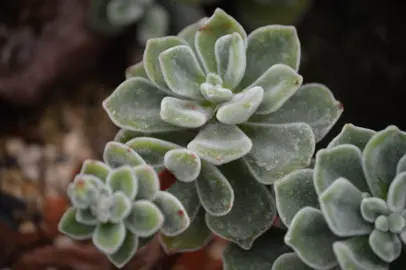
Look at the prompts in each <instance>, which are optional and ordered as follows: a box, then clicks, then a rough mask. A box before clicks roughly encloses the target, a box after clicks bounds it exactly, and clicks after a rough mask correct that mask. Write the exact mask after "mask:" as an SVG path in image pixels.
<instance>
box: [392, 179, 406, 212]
mask: <svg viewBox="0 0 406 270" xmlns="http://www.w3.org/2000/svg"><path fill="white" fill-rule="evenodd" d="M388 207H389V209H390V210H391V211H392V212H402V210H404V209H405V208H406V172H403V173H401V174H398V175H397V176H396V177H395V179H394V180H393V182H392V183H391V184H390V186H389V191H388Z"/></svg>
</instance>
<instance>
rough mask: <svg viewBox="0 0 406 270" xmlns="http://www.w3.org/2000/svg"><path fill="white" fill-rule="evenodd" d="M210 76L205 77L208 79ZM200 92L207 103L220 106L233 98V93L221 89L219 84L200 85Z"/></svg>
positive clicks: (207, 83) (206, 83)
mask: <svg viewBox="0 0 406 270" xmlns="http://www.w3.org/2000/svg"><path fill="white" fill-rule="evenodd" d="M210 75H212V73H210V74H209V75H208V76H207V78H208V79H209V78H210ZM200 91H201V92H202V94H203V96H204V97H205V98H206V99H207V100H208V101H210V102H211V103H214V104H220V103H222V102H226V101H229V100H231V99H232V98H233V92H231V90H230V89H227V88H223V87H222V86H221V84H213V83H210V82H207V81H206V82H205V83H202V84H201V85H200Z"/></svg>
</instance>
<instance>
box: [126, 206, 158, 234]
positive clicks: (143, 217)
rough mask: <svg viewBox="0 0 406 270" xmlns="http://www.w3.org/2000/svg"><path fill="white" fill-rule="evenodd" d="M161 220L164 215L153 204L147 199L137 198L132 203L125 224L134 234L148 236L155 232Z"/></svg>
mask: <svg viewBox="0 0 406 270" xmlns="http://www.w3.org/2000/svg"><path fill="white" fill-rule="evenodd" d="M163 222H164V216H163V215H162V213H161V211H160V210H159V209H158V207H157V206H156V205H155V204H153V203H152V202H150V201H147V200H138V201H136V202H134V203H133V205H132V209H131V214H130V216H128V218H127V219H126V221H125V224H126V226H127V228H128V229H129V230H130V231H132V232H133V233H134V234H135V235H138V236H141V237H148V236H151V235H153V234H154V233H156V232H157V231H158V230H159V229H160V228H161V226H162V224H163Z"/></svg>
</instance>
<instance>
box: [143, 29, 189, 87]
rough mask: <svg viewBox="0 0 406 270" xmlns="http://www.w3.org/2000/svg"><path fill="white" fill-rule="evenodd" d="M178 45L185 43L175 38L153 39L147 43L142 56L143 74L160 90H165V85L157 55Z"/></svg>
mask: <svg viewBox="0 0 406 270" xmlns="http://www.w3.org/2000/svg"><path fill="white" fill-rule="evenodd" d="M179 45H187V42H186V41H185V40H183V39H181V38H180V37H176V36H167V37H162V38H154V39H150V40H148V41H147V44H146V46H145V51H144V56H143V63H144V68H145V72H146V73H147V74H148V77H149V79H150V80H151V81H152V82H153V83H155V84H156V85H158V86H159V87H161V88H164V89H165V88H167V84H166V82H165V78H164V75H163V74H162V70H161V66H160V63H159V55H160V54H161V53H162V52H164V51H166V50H168V49H170V48H173V47H175V46H179Z"/></svg>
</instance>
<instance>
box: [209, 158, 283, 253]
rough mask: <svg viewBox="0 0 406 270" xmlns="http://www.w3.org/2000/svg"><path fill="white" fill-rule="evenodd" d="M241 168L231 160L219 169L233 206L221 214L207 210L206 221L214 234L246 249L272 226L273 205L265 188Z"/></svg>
mask: <svg viewBox="0 0 406 270" xmlns="http://www.w3.org/2000/svg"><path fill="white" fill-rule="evenodd" d="M244 167H245V166H244V165H243V164H241V162H239V161H235V162H232V163H230V164H227V165H224V166H222V167H221V168H220V169H221V172H222V173H223V174H224V176H226V178H227V179H228V180H229V182H230V184H231V186H232V187H233V189H234V194H235V197H234V205H233V208H232V209H231V211H230V212H229V213H228V214H227V215H225V216H211V215H209V213H207V214H206V221H207V225H208V226H209V228H210V229H211V230H212V231H213V232H214V233H216V234H218V235H220V236H221V237H223V238H225V239H228V240H230V241H232V242H234V243H236V244H238V245H239V246H240V247H241V248H243V249H246V250H248V249H250V248H251V246H252V244H253V243H254V241H255V239H257V238H258V237H259V236H260V235H262V234H263V233H264V232H265V231H266V230H268V229H269V228H270V227H271V226H272V223H273V220H274V218H275V215H276V207H275V203H274V199H273V198H272V195H271V193H270V192H269V190H268V189H267V188H266V187H265V186H264V185H262V184H260V183H258V182H257V181H256V180H255V179H254V178H253V177H252V175H251V174H250V173H249V172H248V170H247V169H246V168H244Z"/></svg>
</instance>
